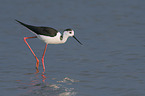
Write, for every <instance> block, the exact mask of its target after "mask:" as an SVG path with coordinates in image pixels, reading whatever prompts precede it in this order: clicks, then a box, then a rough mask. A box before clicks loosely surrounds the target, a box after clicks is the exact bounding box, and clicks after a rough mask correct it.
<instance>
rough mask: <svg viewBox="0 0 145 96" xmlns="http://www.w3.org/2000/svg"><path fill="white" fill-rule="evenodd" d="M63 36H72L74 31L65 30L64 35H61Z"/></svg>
mask: <svg viewBox="0 0 145 96" xmlns="http://www.w3.org/2000/svg"><path fill="white" fill-rule="evenodd" d="M63 34H64V35H66V36H68V37H69V36H71V37H72V36H74V31H73V30H72V29H65V30H64V33H63Z"/></svg>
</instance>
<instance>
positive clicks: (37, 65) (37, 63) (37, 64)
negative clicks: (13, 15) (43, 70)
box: [24, 36, 39, 72]
mask: <svg viewBox="0 0 145 96" xmlns="http://www.w3.org/2000/svg"><path fill="white" fill-rule="evenodd" d="M30 38H37V36H33V37H24V41H25V43H26V44H27V46H28V47H29V49H30V51H31V52H32V54H33V55H34V57H35V58H36V61H37V62H36V69H37V71H38V67H39V60H38V58H37V57H36V55H35V53H34V52H33V50H32V49H31V47H30V45H29V44H28V43H27V41H26V39H30ZM38 72H39V71H38Z"/></svg>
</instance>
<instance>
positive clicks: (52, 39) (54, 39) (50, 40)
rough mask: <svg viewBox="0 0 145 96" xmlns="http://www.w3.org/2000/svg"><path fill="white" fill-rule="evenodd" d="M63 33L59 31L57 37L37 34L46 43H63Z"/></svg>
mask: <svg viewBox="0 0 145 96" xmlns="http://www.w3.org/2000/svg"><path fill="white" fill-rule="evenodd" d="M60 36H61V33H60V32H58V33H57V35H56V36H55V37H49V36H45V35H37V37H38V38H39V39H40V40H42V41H43V42H45V43H46V44H61V43H62V41H61V40H60Z"/></svg>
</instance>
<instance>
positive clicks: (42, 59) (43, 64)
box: [41, 44, 47, 72]
mask: <svg viewBox="0 0 145 96" xmlns="http://www.w3.org/2000/svg"><path fill="white" fill-rule="evenodd" d="M46 49H47V44H46V45H45V49H44V52H43V56H42V59H41V60H42V65H43V72H45V65H44V56H45V52H46Z"/></svg>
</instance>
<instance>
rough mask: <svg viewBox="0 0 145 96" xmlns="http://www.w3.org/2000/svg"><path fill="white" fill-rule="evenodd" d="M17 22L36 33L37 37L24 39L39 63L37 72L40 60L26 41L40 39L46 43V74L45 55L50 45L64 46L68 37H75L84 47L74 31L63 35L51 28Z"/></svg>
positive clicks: (67, 30)
mask: <svg viewBox="0 0 145 96" xmlns="http://www.w3.org/2000/svg"><path fill="white" fill-rule="evenodd" d="M16 21H17V22H19V23H20V24H21V25H23V26H25V27H26V28H28V29H29V30H30V31H31V32H32V33H34V34H35V35H36V36H33V37H24V41H25V43H26V44H27V46H28V47H29V49H30V50H31V52H32V54H33V55H34V57H35V58H36V60H37V62H36V69H37V70H38V67H39V60H38V58H37V57H36V55H35V53H34V52H33V50H32V49H31V47H30V45H29V44H28V43H27V41H26V39H30V38H39V39H40V40H42V41H43V42H45V43H46V45H45V49H44V52H43V56H42V59H41V60H42V65H43V70H44V72H45V65H44V55H45V52H46V48H47V45H48V44H62V43H65V42H66V41H67V39H68V37H73V38H75V39H76V40H77V41H78V42H79V43H80V44H81V45H82V43H81V42H80V41H79V40H78V39H77V38H76V37H75V36H74V31H73V30H72V29H66V30H64V33H63V35H62V34H61V33H60V32H58V31H57V30H55V29H54V28H51V27H43V26H32V25H28V24H25V23H22V22H20V21H18V20H16Z"/></svg>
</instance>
